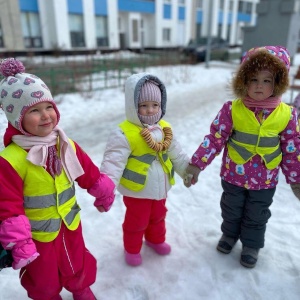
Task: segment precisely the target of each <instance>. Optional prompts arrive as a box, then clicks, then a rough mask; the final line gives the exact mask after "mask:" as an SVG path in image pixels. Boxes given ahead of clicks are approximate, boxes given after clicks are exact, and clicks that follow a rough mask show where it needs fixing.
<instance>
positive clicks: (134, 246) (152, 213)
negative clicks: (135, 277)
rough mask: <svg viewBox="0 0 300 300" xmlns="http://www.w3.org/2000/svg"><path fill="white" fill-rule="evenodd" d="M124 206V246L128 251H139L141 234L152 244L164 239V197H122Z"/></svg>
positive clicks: (133, 252)
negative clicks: (152, 198)
mask: <svg viewBox="0 0 300 300" xmlns="http://www.w3.org/2000/svg"><path fill="white" fill-rule="evenodd" d="M123 201H124V204H125V206H126V208H127V209H126V213H125V219H124V223H123V242H124V248H125V250H126V251H127V252H128V253H131V254H136V253H139V252H140V251H141V248H142V244H143V236H144V235H145V239H146V240H147V241H149V242H151V243H153V244H160V243H163V242H164V241H165V239H166V224H165V218H166V214H167V208H166V199H162V200H151V199H139V198H132V197H126V196H124V197H123Z"/></svg>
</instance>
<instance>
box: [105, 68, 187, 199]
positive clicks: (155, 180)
mask: <svg viewBox="0 0 300 300" xmlns="http://www.w3.org/2000/svg"><path fill="white" fill-rule="evenodd" d="M149 79H151V80H153V81H156V82H157V83H158V84H159V87H160V89H161V92H162V101H161V109H162V116H161V118H162V117H163V116H164V115H165V112H166V102H167V95H166V89H165V86H164V84H163V83H162V82H161V81H160V80H159V79H158V78H157V77H155V76H153V75H150V74H148V73H139V74H134V75H132V76H130V77H129V78H128V79H127V81H126V83H125V114H126V119H127V120H128V121H130V122H131V123H134V124H136V125H138V126H140V127H144V126H148V127H150V128H151V134H152V137H153V138H154V140H155V141H157V142H160V141H161V140H162V138H163V134H162V128H161V127H160V126H159V125H158V124H155V125H151V126H150V125H145V124H142V123H141V121H140V120H139V118H138V114H137V111H138V98H139V92H140V89H141V86H142V85H143V84H144V82H145V81H147V80H149ZM167 152H168V155H169V158H170V160H171V162H172V163H173V166H174V170H175V172H176V173H177V174H178V175H179V176H181V178H184V175H185V169H186V167H187V165H188V163H189V157H188V156H187V155H186V153H185V152H184V151H183V149H182V148H181V146H180V144H179V142H178V141H177V140H176V138H175V136H174V132H173V140H172V143H171V146H170V148H169V150H168V151H167ZM130 153H131V149H130V146H129V143H128V141H127V139H126V137H125V135H124V133H123V132H122V130H121V128H117V129H116V130H114V131H113V132H111V134H110V135H109V139H108V141H107V145H106V149H105V152H104V157H103V161H102V164H101V168H100V169H101V172H103V173H106V174H107V175H108V176H109V177H110V178H111V179H112V180H113V182H114V183H115V185H116V186H117V188H118V191H119V192H120V193H121V194H122V195H124V196H129V197H135V198H143V199H153V200H161V199H164V198H166V197H167V192H168V191H169V190H170V188H171V185H170V182H169V179H168V175H167V174H166V173H165V172H164V171H163V168H162V165H161V164H160V162H159V160H158V159H157V160H154V161H153V162H152V164H151V166H150V168H149V171H148V178H147V181H146V184H145V187H144V188H143V189H142V190H141V191H139V192H134V191H131V190H128V189H126V188H125V187H124V186H122V185H120V184H119V182H120V179H121V177H122V174H123V171H124V169H125V166H126V164H127V160H128V157H129V156H130Z"/></svg>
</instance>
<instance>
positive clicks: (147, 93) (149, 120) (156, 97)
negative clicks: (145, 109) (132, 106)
mask: <svg viewBox="0 0 300 300" xmlns="http://www.w3.org/2000/svg"><path fill="white" fill-rule="evenodd" d="M161 93H162V92H161V90H160V88H159V86H158V84H157V83H156V82H155V81H152V80H147V81H146V82H145V83H144V84H143V85H142V88H141V91H140V94H139V100H138V103H142V102H145V101H153V102H157V103H158V104H159V110H158V112H157V113H156V114H155V115H152V116H148V115H146V116H145V115H141V114H138V116H139V119H140V120H141V122H142V123H144V124H149V125H153V124H155V123H157V122H158V121H159V120H160V118H161V114H162V112H161V107H160V105H161Z"/></svg>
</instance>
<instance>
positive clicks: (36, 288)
mask: <svg viewBox="0 0 300 300" xmlns="http://www.w3.org/2000/svg"><path fill="white" fill-rule="evenodd" d="M34 242H35V245H36V248H37V251H38V252H39V253H40V256H39V257H38V258H37V259H36V260H34V261H33V262H32V263H30V264H29V265H27V266H26V267H24V268H22V269H21V271H20V281H21V284H22V286H23V287H24V288H25V289H26V290H27V293H28V297H29V298H31V299H34V300H50V299H57V297H58V295H59V293H60V292H61V290H62V288H65V289H66V290H68V291H70V292H71V293H73V292H75V291H80V290H83V289H84V288H86V287H89V286H90V285H92V284H93V283H94V282H95V280H96V272H97V262H96V259H95V258H94V257H93V256H92V254H91V253H90V252H89V251H88V250H87V249H86V248H85V244H84V240H83V236H82V227H81V224H79V227H78V228H77V229H76V230H74V231H71V230H69V229H68V228H67V227H66V226H65V225H64V223H63V222H62V225H61V229H60V232H59V234H58V236H57V237H56V239H55V240H54V241H52V242H48V243H43V242H38V241H36V240H34Z"/></svg>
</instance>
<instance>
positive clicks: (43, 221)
mask: <svg viewBox="0 0 300 300" xmlns="http://www.w3.org/2000/svg"><path fill="white" fill-rule="evenodd" d="M71 144H72V146H73V149H75V145H74V143H73V142H72V141H71ZM0 155H1V156H2V157H3V158H5V159H6V160H7V161H8V162H9V163H10V164H11V165H12V166H13V168H14V169H15V170H16V171H17V173H18V174H19V176H20V177H21V178H22V180H23V182H24V185H23V186H24V190H23V193H24V208H25V214H26V216H27V217H28V219H29V221H30V224H31V231H32V236H33V238H34V239H36V240H38V241H41V242H49V241H52V240H54V239H55V238H56V236H57V235H58V233H59V229H60V226H61V221H62V220H63V222H64V223H65V225H66V226H67V227H68V228H69V229H70V230H75V229H76V228H77V227H78V225H79V222H80V214H79V211H80V207H79V206H78V204H77V202H76V198H75V186H74V183H70V182H69V180H68V178H67V176H66V174H65V172H64V171H62V173H61V174H60V175H59V176H55V178H53V177H52V176H51V175H50V174H49V173H48V172H47V171H46V170H45V169H44V168H43V167H41V166H36V165H33V164H32V163H30V162H29V161H28V160H26V156H27V152H26V151H25V150H23V149H22V148H20V147H19V146H17V145H16V144H14V143H11V144H10V145H9V146H8V147H6V148H5V149H4V150H3V151H2V152H1V153H0ZM28 174H29V175H28Z"/></svg>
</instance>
